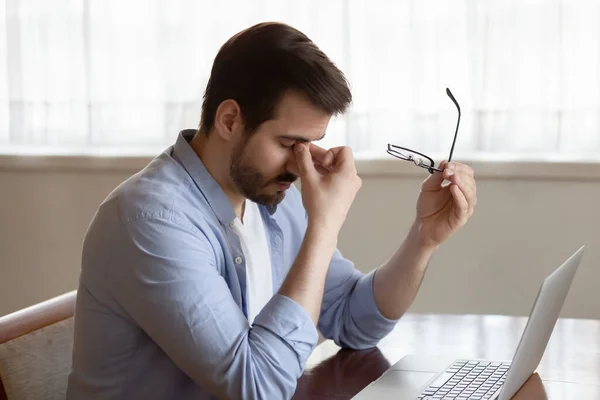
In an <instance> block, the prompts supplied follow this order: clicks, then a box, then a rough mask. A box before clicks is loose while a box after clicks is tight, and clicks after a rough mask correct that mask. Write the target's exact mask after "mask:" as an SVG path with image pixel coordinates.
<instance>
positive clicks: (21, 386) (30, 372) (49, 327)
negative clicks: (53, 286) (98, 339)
mask: <svg viewBox="0 0 600 400" xmlns="http://www.w3.org/2000/svg"><path fill="white" fill-rule="evenodd" d="M76 294H77V292H76V291H75V290H74V291H72V292H69V293H65V294H63V295H61V296H57V297H54V298H52V299H49V300H46V301H44V302H42V303H38V304H35V305H33V306H31V307H27V308H24V309H22V310H19V311H16V312H14V313H12V314H8V315H6V316H4V317H0V400H29V399H36V400H37V399H64V398H65V397H66V391H67V381H68V376H69V373H70V371H71V353H72V349H73V315H74V310H75V298H76Z"/></svg>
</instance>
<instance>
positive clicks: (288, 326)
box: [254, 294, 319, 370]
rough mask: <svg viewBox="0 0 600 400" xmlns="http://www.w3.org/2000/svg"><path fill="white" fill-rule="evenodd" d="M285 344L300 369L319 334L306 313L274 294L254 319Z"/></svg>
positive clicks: (296, 304)
mask: <svg viewBox="0 0 600 400" xmlns="http://www.w3.org/2000/svg"><path fill="white" fill-rule="evenodd" d="M254 325H259V326H262V327H263V328H265V329H268V330H269V331H271V332H272V333H273V334H275V335H277V336H278V337H279V338H281V340H283V341H284V342H286V343H287V344H288V345H289V347H290V348H291V349H292V350H293V351H294V352H295V353H296V355H297V357H298V363H299V366H300V369H301V370H302V369H304V365H305V364H306V360H307V359H308V357H309V356H310V354H311V353H312V351H313V350H314V348H315V346H316V345H317V342H318V340H319V333H318V331H317V328H316V327H315V324H314V323H313V321H312V319H311V318H310V315H309V314H308V312H307V311H306V310H305V309H304V308H303V307H302V306H300V305H299V304H298V303H296V302H295V301H293V300H292V299H290V298H289V297H287V296H283V295H280V294H275V295H274V296H273V297H272V298H271V300H269V302H268V303H267V304H266V305H265V307H264V308H263V309H262V310H261V311H260V313H258V315H257V316H256V318H255V319H254Z"/></svg>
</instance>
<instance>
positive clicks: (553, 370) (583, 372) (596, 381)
mask: <svg viewBox="0 0 600 400" xmlns="http://www.w3.org/2000/svg"><path fill="white" fill-rule="evenodd" d="M526 322H527V318H525V317H507V316H488V315H432V314H408V315H405V316H404V317H403V318H402V319H401V320H400V322H399V323H398V325H397V326H396V328H395V329H394V331H393V332H392V333H390V334H389V335H388V336H387V337H386V338H384V339H383V340H382V341H381V342H380V344H379V346H378V347H376V348H373V349H369V350H362V351H353V350H347V349H340V348H339V347H338V346H336V345H335V344H334V343H333V342H332V341H330V340H327V341H324V342H323V343H321V344H320V345H319V346H317V348H316V349H315V351H314V352H313V354H312V355H311V357H310V358H309V359H308V362H307V366H306V370H305V372H304V374H303V375H302V377H301V378H300V380H299V382H298V388H297V390H296V394H295V395H294V397H293V398H294V399H349V398H351V397H352V396H354V395H355V394H357V393H358V392H359V391H360V390H362V389H363V388H364V387H365V386H367V385H368V384H369V383H371V382H372V381H374V380H375V379H377V378H378V377H379V376H381V374H383V373H384V372H385V371H386V370H387V369H388V368H389V367H390V366H391V365H393V364H394V363H396V362H397V361H398V360H400V359H401V358H403V357H405V356H407V355H410V354H417V355H431V356H436V357H437V356H440V359H449V360H453V359H455V358H469V359H489V360H492V361H505V360H508V361H510V360H511V359H512V356H513V354H514V351H515V349H516V348H517V344H518V342H519V339H520V337H521V333H522V332H523V329H524V328H525V324H526ZM408 359H409V358H407V360H408ZM525 391H527V395H526V396H515V398H516V397H519V398H527V399H538V398H539V399H546V398H548V399H559V400H562V399H566V400H570V399H600V321H594V320H577V319H560V320H559V321H558V322H557V325H556V327H555V329H554V332H553V334H552V337H551V338H550V342H549V343H548V347H547V348H546V352H545V353H544V357H543V359H542V361H541V363H540V365H539V367H538V369H537V374H535V375H534V376H533V377H532V378H531V379H530V380H529V381H528V382H527V383H526V384H525V385H524V386H523V388H522V389H521V391H520V392H519V394H521V395H522V392H525Z"/></svg>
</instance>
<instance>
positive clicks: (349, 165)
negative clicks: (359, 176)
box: [332, 146, 356, 174]
mask: <svg viewBox="0 0 600 400" xmlns="http://www.w3.org/2000/svg"><path fill="white" fill-rule="evenodd" d="M332 169H333V170H334V171H336V172H343V171H348V172H349V173H352V174H356V165H355V164H354V154H353V153H352V148H351V147H349V146H343V147H342V148H340V149H339V150H338V153H337V154H336V155H335V160H334V162H333V165H332Z"/></svg>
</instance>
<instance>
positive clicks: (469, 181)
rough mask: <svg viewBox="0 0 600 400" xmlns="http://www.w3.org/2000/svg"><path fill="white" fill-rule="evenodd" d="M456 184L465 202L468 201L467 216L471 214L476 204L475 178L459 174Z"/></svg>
mask: <svg viewBox="0 0 600 400" xmlns="http://www.w3.org/2000/svg"><path fill="white" fill-rule="evenodd" d="M457 185H458V188H459V189H460V191H461V192H462V193H463V195H464V196H465V198H466V199H467V203H469V216H471V214H473V210H474V208H475V206H476V205H477V186H476V184H475V179H473V178H472V177H470V176H468V175H464V174H462V175H461V176H459V180H458V184H457Z"/></svg>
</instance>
